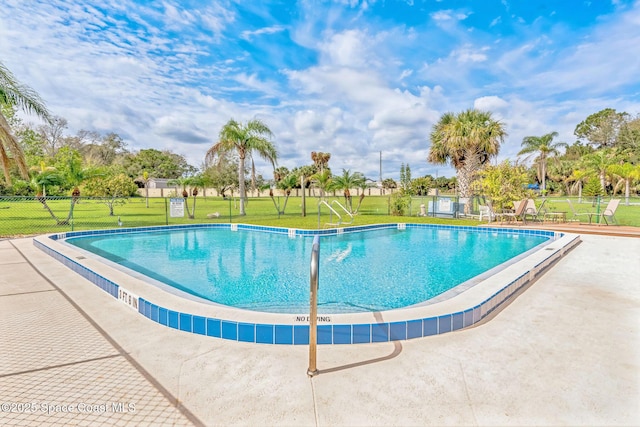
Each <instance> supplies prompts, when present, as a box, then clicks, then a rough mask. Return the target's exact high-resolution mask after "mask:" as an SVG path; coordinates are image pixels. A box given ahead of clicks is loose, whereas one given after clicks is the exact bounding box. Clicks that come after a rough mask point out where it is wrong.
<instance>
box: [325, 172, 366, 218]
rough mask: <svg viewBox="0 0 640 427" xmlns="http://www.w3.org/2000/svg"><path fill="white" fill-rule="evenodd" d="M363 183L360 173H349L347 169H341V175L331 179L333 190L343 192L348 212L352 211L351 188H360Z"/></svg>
mask: <svg viewBox="0 0 640 427" xmlns="http://www.w3.org/2000/svg"><path fill="white" fill-rule="evenodd" d="M364 182H365V177H364V175H363V174H362V173H361V172H354V173H351V171H350V170H349V169H342V175H339V176H335V177H333V188H335V189H336V190H343V191H344V199H345V202H346V205H347V209H349V211H353V203H352V200H351V190H350V189H351V188H360V186H361V185H362V183H364Z"/></svg>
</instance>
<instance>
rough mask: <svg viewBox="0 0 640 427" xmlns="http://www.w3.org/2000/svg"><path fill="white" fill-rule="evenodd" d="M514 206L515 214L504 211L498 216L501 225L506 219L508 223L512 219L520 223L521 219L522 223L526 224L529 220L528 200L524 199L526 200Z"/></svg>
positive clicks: (515, 203) (514, 203)
mask: <svg viewBox="0 0 640 427" xmlns="http://www.w3.org/2000/svg"><path fill="white" fill-rule="evenodd" d="M513 206H514V209H515V210H514V211H513V212H504V211H503V212H501V213H499V214H497V215H498V216H499V217H500V223H502V222H503V220H504V219H505V218H506V219H507V221H508V222H510V221H511V220H512V219H513V220H514V221H518V219H521V220H522V223H523V224H526V223H527V220H526V218H525V212H526V210H527V200H526V199H524V200H520V201H516V202H513Z"/></svg>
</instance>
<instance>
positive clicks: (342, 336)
mask: <svg viewBox="0 0 640 427" xmlns="http://www.w3.org/2000/svg"><path fill="white" fill-rule="evenodd" d="M194 228H223V229H224V228H226V229H229V228H230V229H232V230H234V231H236V230H251V231H261V232H269V233H280V234H287V235H289V236H290V237H296V236H315V235H336V234H343V233H353V232H360V231H365V230H373V229H386V228H397V229H407V228H430V229H442V230H462V231H472V232H477V233H491V234H525V235H537V236H545V237H548V238H549V239H552V240H556V239H559V238H560V237H562V236H563V233H557V232H553V231H548V230H527V229H513V228H492V227H470V226H455V225H437V224H410V223H407V224H404V223H399V224H375V225H365V226H356V227H345V228H341V229H326V230H300V229H288V228H280V227H265V226H254V225H247V224H196V225H192V224H187V225H176V226H157V227H139V228H125V229H110V230H91V231H74V232H68V233H58V234H52V235H48V236H44V237H45V238H44V239H42V240H43V241H41V240H39V239H38V238H36V239H34V240H33V243H34V245H35V246H36V247H37V248H39V249H40V250H42V251H43V252H45V253H46V254H48V255H50V256H51V257H53V258H55V259H56V260H58V261H59V262H61V263H62V264H63V265H65V266H66V267H68V268H69V269H71V270H72V271H74V272H76V273H78V274H79V275H81V276H82V277H84V278H85V279H87V280H88V281H90V282H92V283H93V284H95V285H96V286H98V287H99V288H100V289H102V290H103V291H105V292H106V293H107V294H109V295H111V296H112V297H114V298H116V299H118V300H120V301H121V302H123V303H125V304H127V305H128V306H130V307H131V308H133V309H135V310H136V311H138V313H139V314H141V315H142V316H144V317H146V318H148V319H149V320H151V321H153V322H155V323H158V324H160V325H163V326H167V327H170V328H173V329H177V330H180V331H183V332H186V333H192V334H196V335H204V336H209V337H214V338H219V339H226V340H232V341H243V342H251V343H258V344H278V345H307V344H308V343H309V325H291V324H267V323H250V322H239V321H235V320H233V319H218V318H212V317H204V316H201V315H194V314H191V313H183V312H179V311H175V310H172V309H171V308H169V307H162V306H159V305H157V304H154V303H153V302H151V301H148V300H147V299H145V298H144V297H143V296H137V295H134V294H132V293H131V292H129V291H127V290H126V289H125V288H123V287H122V286H121V285H119V284H117V283H114V282H113V281H111V280H109V279H107V278H106V277H104V276H102V275H100V274H98V273H96V272H94V271H92V270H91V269H89V268H88V267H86V266H84V265H82V264H81V263H79V262H77V261H75V260H73V259H71V258H69V257H68V256H66V255H64V254H62V253H60V252H58V251H56V250H55V249H53V248H51V247H49V246H47V244H46V242H47V238H48V239H50V240H54V241H55V240H64V239H67V238H70V237H79V236H90V235H101V234H115V233H141V232H149V231H161V230H179V229H194ZM578 243H580V236H578V235H576V236H575V237H574V238H573V239H572V240H571V241H569V242H568V243H567V244H566V245H565V246H563V247H561V248H556V249H554V250H553V251H549V254H548V256H546V257H545V258H544V259H543V260H542V261H541V262H539V263H538V264H536V265H535V266H534V267H533V268H531V269H530V270H528V271H525V272H524V273H522V274H521V275H520V276H519V277H517V278H516V279H515V280H513V281H511V282H509V283H507V284H506V285H505V286H504V287H502V288H501V289H500V290H498V291H497V292H495V293H494V294H493V295H491V296H490V297H489V298H486V299H485V300H484V301H482V302H481V303H479V304H477V305H475V306H473V307H468V308H466V309H465V310H463V311H458V312H455V313H449V314H441V315H438V316H434V317H425V318H418V319H410V320H406V321H396V322H376V323H357V324H338V323H337V324H320V325H318V327H317V338H318V344H358V343H372V342H388V341H401V340H411V339H416V338H422V337H427V336H431V335H440V334H444V333H449V332H453V331H457V330H461V329H464V328H467V327H470V326H473V325H475V324H476V323H478V322H480V321H481V320H483V319H485V318H486V317H487V316H489V315H490V314H491V313H493V312H494V311H496V310H497V309H499V308H500V307H502V306H503V305H504V304H505V303H506V302H507V301H508V300H509V299H510V298H511V297H512V296H514V294H516V293H517V292H518V291H520V290H521V289H522V288H524V287H525V286H527V285H528V284H529V283H531V282H533V281H534V280H536V279H537V278H538V277H539V276H540V275H541V274H543V273H544V272H545V271H546V270H547V269H548V268H549V267H550V266H551V265H552V264H553V263H554V262H555V261H556V260H558V259H559V258H561V257H562V256H564V254H565V253H566V252H568V251H569V250H571V249H572V248H573V247H575V246H576V245H577V244H578Z"/></svg>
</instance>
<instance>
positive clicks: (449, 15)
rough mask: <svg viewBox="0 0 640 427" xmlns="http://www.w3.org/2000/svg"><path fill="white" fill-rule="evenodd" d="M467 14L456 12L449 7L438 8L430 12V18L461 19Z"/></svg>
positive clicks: (439, 19) (440, 19) (437, 19)
mask: <svg viewBox="0 0 640 427" xmlns="http://www.w3.org/2000/svg"><path fill="white" fill-rule="evenodd" d="M468 16H469V14H468V13H463V12H456V11H454V10H451V9H447V10H439V11H437V12H434V13H432V14H431V18H432V19H433V20H435V21H463V20H465V19H467V17H468Z"/></svg>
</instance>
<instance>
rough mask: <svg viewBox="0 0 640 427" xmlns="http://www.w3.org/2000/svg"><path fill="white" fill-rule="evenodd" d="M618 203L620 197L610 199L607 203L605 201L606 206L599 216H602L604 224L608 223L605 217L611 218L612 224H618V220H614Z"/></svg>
mask: <svg viewBox="0 0 640 427" xmlns="http://www.w3.org/2000/svg"><path fill="white" fill-rule="evenodd" d="M619 204H620V199H611V200H609V203H607V207H606V208H604V210H603V211H602V212H601V213H600V218H602V219H603V220H604V222H605V224H607V225H609V222H608V221H607V218H609V219H610V220H611V222H613V223H614V224H616V225H618V221H616V217H615V213H616V210H617V209H618V205H619Z"/></svg>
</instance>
